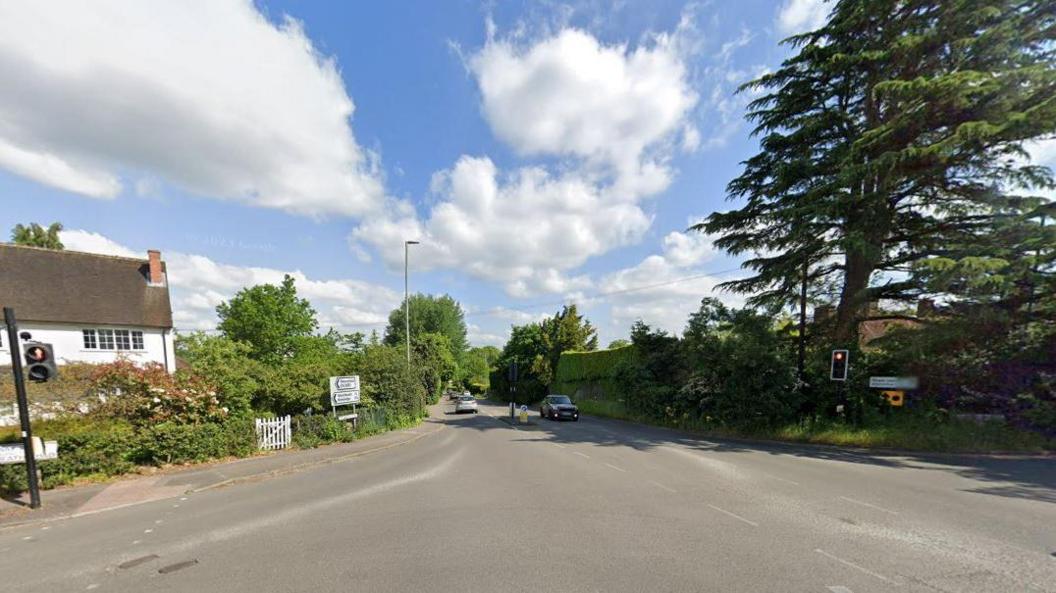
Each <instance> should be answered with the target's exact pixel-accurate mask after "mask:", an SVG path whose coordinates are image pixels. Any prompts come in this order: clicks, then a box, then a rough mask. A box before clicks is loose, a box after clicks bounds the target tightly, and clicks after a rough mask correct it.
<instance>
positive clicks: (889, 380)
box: [869, 377, 918, 389]
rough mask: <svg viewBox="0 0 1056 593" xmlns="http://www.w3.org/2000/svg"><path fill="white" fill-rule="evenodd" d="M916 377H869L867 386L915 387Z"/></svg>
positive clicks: (883, 387) (877, 387)
mask: <svg viewBox="0 0 1056 593" xmlns="http://www.w3.org/2000/svg"><path fill="white" fill-rule="evenodd" d="M917 384H918V381H917V378H916V377H869V387H872V388H874V389H916V388H917Z"/></svg>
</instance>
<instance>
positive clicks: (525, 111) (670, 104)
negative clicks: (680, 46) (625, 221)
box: [469, 29, 697, 191]
mask: <svg viewBox="0 0 1056 593" xmlns="http://www.w3.org/2000/svg"><path fill="white" fill-rule="evenodd" d="M469 66H470V69H471V70H472V72H473V74H474V75H475V76H476V78H477V82H478V85H479V87H480V92H481V96H482V99H483V107H482V108H483V112H484V116H485V118H486V119H487V121H488V124H489V125H490V126H491V128H492V130H493V131H494V132H495V134H496V135H497V136H498V137H499V138H500V139H502V140H503V141H505V142H506V143H507V144H509V145H510V146H512V147H513V148H514V149H515V150H517V151H519V152H521V153H522V154H526V155H539V154H547V155H566V156H574V157H578V158H581V159H584V160H585V161H586V162H587V163H589V164H591V165H594V166H599V167H606V168H609V170H611V171H612V172H613V174H614V175H615V176H616V178H617V183H618V184H619V183H621V180H623V178H625V177H632V178H633V177H637V176H641V175H651V174H654V173H657V171H656V169H657V168H659V167H661V166H662V164H661V163H660V162H659V161H658V160H657V159H654V158H652V157H651V156H647V155H646V154H645V153H646V149H647V148H648V147H650V146H652V145H655V144H657V143H659V142H661V141H664V140H665V139H667V138H669V137H671V136H672V135H673V134H674V133H676V132H678V131H680V130H682V129H685V128H690V129H692V128H691V127H690V126H689V125H688V124H687V122H686V115H687V114H688V113H689V111H690V110H691V109H692V108H693V106H694V105H695V104H696V102H697V96H696V93H695V92H694V91H693V89H692V88H691V87H690V86H689V83H688V80H687V76H686V74H687V73H686V67H685V64H684V63H683V61H682V59H681V56H679V54H678V53H677V50H676V48H675V44H674V43H672V42H671V41H670V37H669V36H663V35H662V36H659V37H657V38H656V39H655V40H654V41H653V42H652V43H647V44H644V45H641V46H639V47H637V48H634V49H630V48H628V47H627V46H626V45H610V46H606V45H603V44H602V43H601V42H599V41H598V40H597V39H595V38H594V37H593V36H591V35H590V34H588V33H586V32H584V31H581V30H578V29H564V30H562V31H560V32H558V33H557V34H556V35H554V36H552V37H549V38H546V39H543V40H541V41H538V42H537V43H535V44H533V45H531V46H529V47H519V46H518V45H517V44H516V42H515V41H513V40H509V39H506V40H502V39H494V38H490V39H489V40H488V42H487V43H486V44H485V46H484V47H483V48H482V49H481V50H480V51H479V52H478V53H477V54H475V55H474V56H472V57H471V58H470V60H469ZM687 133H689V132H687ZM643 157H644V162H643ZM624 183H627V184H628V185H629V186H630V187H637V186H639V184H640V183H641V182H640V181H635V180H626V181H624ZM660 184H661V185H663V186H666V182H661V183H660ZM654 191H655V190H654Z"/></svg>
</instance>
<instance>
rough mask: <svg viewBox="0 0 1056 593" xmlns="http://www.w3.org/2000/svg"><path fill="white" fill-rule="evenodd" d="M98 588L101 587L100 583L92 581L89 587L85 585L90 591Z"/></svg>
mask: <svg viewBox="0 0 1056 593" xmlns="http://www.w3.org/2000/svg"><path fill="white" fill-rule="evenodd" d="M98 588H99V583H92V584H91V585H88V586H87V587H85V589H87V590H89V591H91V590H92V589H98Z"/></svg>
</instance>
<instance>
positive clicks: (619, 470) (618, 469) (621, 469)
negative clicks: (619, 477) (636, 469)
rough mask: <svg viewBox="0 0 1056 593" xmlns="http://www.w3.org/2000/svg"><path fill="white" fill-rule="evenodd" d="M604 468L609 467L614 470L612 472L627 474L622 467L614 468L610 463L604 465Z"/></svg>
mask: <svg viewBox="0 0 1056 593" xmlns="http://www.w3.org/2000/svg"><path fill="white" fill-rule="evenodd" d="M605 466H606V467H611V468H612V469H614V470H616V471H618V472H623V473H627V470H625V469H623V468H622V467H616V466H615V465H613V464H611V463H606V464H605Z"/></svg>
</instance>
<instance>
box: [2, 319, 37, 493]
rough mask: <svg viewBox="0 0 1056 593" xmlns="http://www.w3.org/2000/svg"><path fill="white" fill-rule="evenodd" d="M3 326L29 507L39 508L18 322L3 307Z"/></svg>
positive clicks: (35, 461) (31, 431) (35, 466)
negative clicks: (12, 383)
mask: <svg viewBox="0 0 1056 593" xmlns="http://www.w3.org/2000/svg"><path fill="white" fill-rule="evenodd" d="M4 324H5V325H7V343H8V344H9V345H10V347H9V349H10V350H11V372H12V373H13V374H14V375H15V395H16V396H17V398H18V419H19V422H20V423H21V424H22V447H23V449H24V450H25V452H26V474H27V478H28V479H29V506H30V508H34V509H39V508H40V485H39V484H38V483H37V458H36V457H34V455H33V430H32V428H31V427H30V424H29V399H28V398H27V397H26V381H25V379H24V378H23V377H22V355H21V352H20V349H19V347H18V345H19V341H18V322H17V321H16V320H15V310H14V309H12V308H11V307H4Z"/></svg>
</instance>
